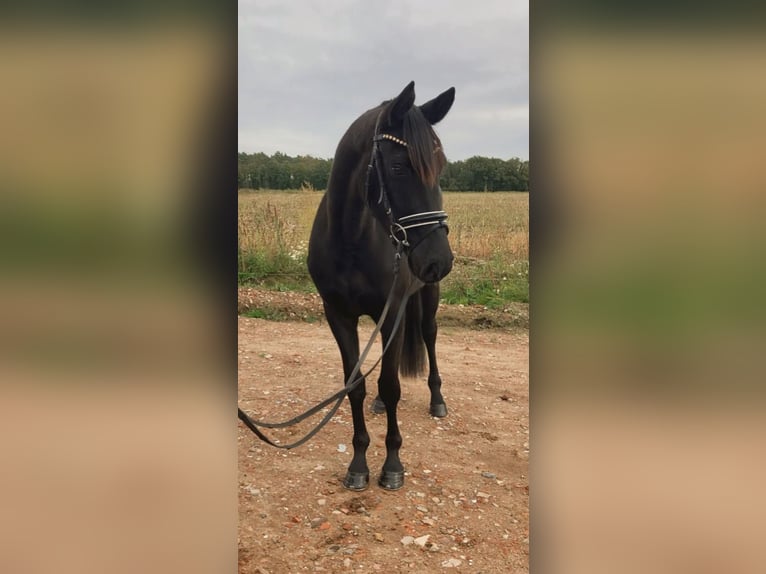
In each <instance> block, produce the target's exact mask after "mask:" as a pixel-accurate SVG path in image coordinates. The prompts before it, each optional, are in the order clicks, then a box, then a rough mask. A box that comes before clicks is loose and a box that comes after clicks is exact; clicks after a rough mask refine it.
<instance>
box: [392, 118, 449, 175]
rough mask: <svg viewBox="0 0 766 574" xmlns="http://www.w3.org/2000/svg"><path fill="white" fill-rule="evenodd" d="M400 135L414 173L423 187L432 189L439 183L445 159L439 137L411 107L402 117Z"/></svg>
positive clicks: (426, 121)
mask: <svg viewBox="0 0 766 574" xmlns="http://www.w3.org/2000/svg"><path fill="white" fill-rule="evenodd" d="M402 135H403V138H404V141H406V142H407V153H408V155H409V157H410V162H411V163H412V167H413V169H414V170H415V173H417V174H418V176H419V177H420V180H421V181H422V182H423V184H424V185H426V186H428V187H433V186H434V185H436V183H437V182H438V181H439V174H441V171H442V169H444V165H445V164H446V163H447V158H446V157H445V155H444V151H443V150H442V147H441V140H439V136H438V135H436V132H435V131H434V129H433V128H432V127H431V124H430V123H429V121H428V120H427V119H426V118H425V116H424V115H423V113H422V112H421V111H420V108H418V107H417V106H412V107H411V108H410V110H409V111H408V112H407V114H406V115H405V116H404V125H403V134H402Z"/></svg>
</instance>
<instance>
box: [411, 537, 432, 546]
mask: <svg viewBox="0 0 766 574" xmlns="http://www.w3.org/2000/svg"><path fill="white" fill-rule="evenodd" d="M429 538H431V535H430V534H426V535H424V536H418V537H417V538H415V540H413V542H414V543H415V544H417V545H418V546H420V547H421V548H425V546H426V542H428V539H429Z"/></svg>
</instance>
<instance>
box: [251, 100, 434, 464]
mask: <svg viewBox="0 0 766 574" xmlns="http://www.w3.org/2000/svg"><path fill="white" fill-rule="evenodd" d="M381 113H382V112H381ZM379 122H380V115H378V119H377V120H376V122H375V133H374V135H373V138H372V154H371V156H370V163H369V164H368V166H367V179H366V182H365V195H366V196H367V197H369V190H370V180H371V177H372V171H373V170H375V172H376V175H377V179H378V187H379V189H380V196H379V197H378V202H377V203H378V205H381V204H382V205H383V208H384V209H385V214H386V217H387V218H388V221H389V237H390V238H391V240H392V242H393V243H394V247H395V248H396V252H395V254H394V269H393V271H394V277H393V280H392V282H391V289H390V291H389V292H388V297H387V298H386V303H385V305H384V306H383V311H382V312H381V314H380V319H379V320H378V323H377V324H376V325H375V329H374V330H373V332H372V335H370V340H369V341H368V342H367V345H366V346H365V348H364V350H363V351H362V353H361V354H360V355H359V360H358V361H357V362H356V365H355V366H354V370H353V371H352V372H351V374H350V375H349V377H348V380H347V381H346V383H345V385H344V386H343V388H342V389H340V390H339V391H337V392H335V393H333V394H332V395H330V396H329V397H327V398H326V399H324V400H323V401H322V402H320V403H318V404H317V405H315V406H313V407H311V408H310V409H308V410H307V411H305V412H303V413H302V414H300V415H298V416H296V417H294V418H292V419H290V420H287V421H282V422H267V421H261V420H253V419H252V418H250V417H249V416H248V415H247V413H245V412H244V411H243V410H242V409H241V408H239V407H237V417H238V418H239V420H241V421H242V422H243V423H244V424H245V426H247V428H249V429H250V430H251V431H252V432H253V433H255V435H256V436H257V437H258V438H259V439H261V440H262V441H263V442H265V443H267V444H269V445H271V446H273V447H276V448H282V449H286V450H289V449H292V448H295V447H298V446H300V445H302V444H303V443H305V442H306V441H307V440H309V439H310V438H311V437H312V436H314V435H315V434H316V433H318V432H319V431H320V430H321V428H322V427H323V426H325V425H326V424H327V423H328V422H329V420H330V419H331V418H332V417H333V415H334V414H335V413H336V412H337V410H338V408H339V407H340V405H341V403H342V402H343V399H344V398H345V397H346V395H348V394H349V393H350V392H351V391H353V390H354V389H356V388H357V387H358V386H359V383H361V382H362V381H363V380H364V379H365V377H367V376H368V375H369V374H370V373H371V372H372V371H373V370H374V369H375V368H376V367H377V366H378V364H379V363H380V361H381V360H382V359H383V356H384V355H385V354H386V351H387V350H388V348H389V346H390V345H391V343H392V342H393V340H394V338H395V336H396V333H397V331H398V329H399V324H400V323H401V320H402V317H403V316H404V311H405V309H406V308H407V305H406V303H407V299H408V297H409V295H410V292H409V288H408V289H407V291H406V292H405V296H404V298H403V299H402V302H401V303H400V305H399V310H398V312H397V314H396V318H395V320H394V326H393V329H392V330H391V336H390V337H389V339H388V341H386V344H385V345H384V347H383V352H382V353H381V355H380V357H379V358H378V360H377V361H375V364H374V365H373V366H372V367H371V368H370V369H369V370H368V371H367V372H366V373H364V374H363V375H360V376H358V377H357V374H358V373H359V371H360V370H361V368H362V363H363V362H364V360H365V359H366V358H367V354H368V353H369V352H370V349H371V348H372V345H373V343H374V342H375V339H376V337H377V336H378V333H380V330H381V328H382V327H383V321H385V319H386V316H387V315H388V311H389V308H390V307H391V301H392V300H393V298H394V292H395V290H396V279H397V277H398V275H399V266H400V263H401V258H402V253H406V252H408V251H411V250H413V249H415V247H416V246H417V244H416V245H414V246H411V245H410V242H409V240H408V238H407V230H408V229H413V228H415V227H423V226H426V225H430V226H434V227H433V229H431V230H430V231H429V232H428V233H431V231H435V230H436V229H439V228H440V227H446V228H447V229H449V228H448V226H447V223H446V221H447V213H446V212H444V211H424V212H421V213H412V214H410V215H405V216H403V217H399V218H398V219H395V218H394V216H393V213H392V211H391V204H390V202H389V200H388V194H387V193H386V185H385V182H384V178H383V172H382V170H381V164H382V157H383V156H382V153H381V151H380V147H379V145H378V144H379V142H381V141H383V140H390V141H393V142H394V143H397V144H399V145H402V146H404V147H407V142H405V141H404V140H401V139H399V138H397V137H395V136H392V135H390V134H385V133H384V134H381V133H378V125H379ZM428 233H427V234H426V235H428ZM398 234H399V235H398ZM424 237H425V235H424V236H423V237H422V238H421V239H420V241H422V240H423V238H424ZM354 377H356V378H354ZM333 401H334V402H335V404H334V405H333V407H332V408H331V409H330V410H329V411H328V412H327V414H325V416H324V417H323V418H322V420H321V421H319V423H317V425H316V426H315V427H314V428H313V429H311V430H310V431H309V432H308V433H307V434H306V435H305V436H303V438H301V439H299V440H297V441H295V442H294V443H291V444H285V445H282V444H278V443H275V442H274V441H272V440H271V439H270V438H269V437H267V436H266V435H265V434H264V433H263V432H262V431H261V430H260V428H269V429H277V428H286V427H291V426H293V425H296V424H298V423H300V422H301V421H303V420H305V419H306V418H308V417H310V416H312V415H314V414H316V413H318V412H319V411H320V410H322V409H323V408H325V407H326V406H328V405H330V404H332V403H333ZM259 427H260V428H259Z"/></svg>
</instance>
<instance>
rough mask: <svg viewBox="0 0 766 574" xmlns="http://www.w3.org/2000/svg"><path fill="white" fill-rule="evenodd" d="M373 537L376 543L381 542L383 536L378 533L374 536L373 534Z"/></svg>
mask: <svg viewBox="0 0 766 574" xmlns="http://www.w3.org/2000/svg"><path fill="white" fill-rule="evenodd" d="M373 536H374V537H375V540H377V541H378V542H383V535H382V534H381V533H380V532H376V533H375V534H373Z"/></svg>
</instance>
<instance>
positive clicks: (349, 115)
mask: <svg viewBox="0 0 766 574" xmlns="http://www.w3.org/2000/svg"><path fill="white" fill-rule="evenodd" d="M528 47H529V5H528V3H527V1H526V0H382V1H379V2H375V1H373V0H289V1H288V0H239V151H240V152H247V153H255V152H265V153H267V154H273V153H274V152H276V151H281V152H283V153H286V154H288V155H293V156H295V155H313V156H315V157H322V158H331V157H332V156H333V155H334V153H335V147H336V146H337V144H338V141H339V140H340V137H341V136H342V135H343V133H344V132H345V131H346V129H347V128H348V126H349V125H350V124H351V122H352V121H353V120H355V119H356V118H357V117H358V116H359V115H360V114H361V113H362V112H364V111H365V110H368V109H370V108H372V107H374V106H376V105H378V104H380V102H381V101H383V100H385V99H390V98H392V97H394V96H396V95H397V94H398V93H399V92H400V91H401V90H402V89H403V88H404V86H405V85H407V83H408V82H409V81H410V80H415V93H416V95H417V98H416V100H415V103H416V104H422V103H424V102H426V101H428V100H430V99H431V98H433V97H435V96H436V95H438V94H439V93H441V92H443V91H444V90H446V89H447V88H449V87H450V86H455V89H456V96H455V104H454V105H453V107H452V110H451V111H450V113H449V114H448V115H447V117H446V118H445V119H444V120H443V121H442V122H441V123H439V124H438V125H437V126H436V130H437V132H438V133H439V135H440V137H441V139H442V142H443V143H444V147H445V152H446V154H447V157H448V158H449V159H450V160H460V159H466V158H468V157H471V156H474V155H482V156H488V157H498V158H502V159H508V158H510V157H520V158H522V159H529V48H528Z"/></svg>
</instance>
